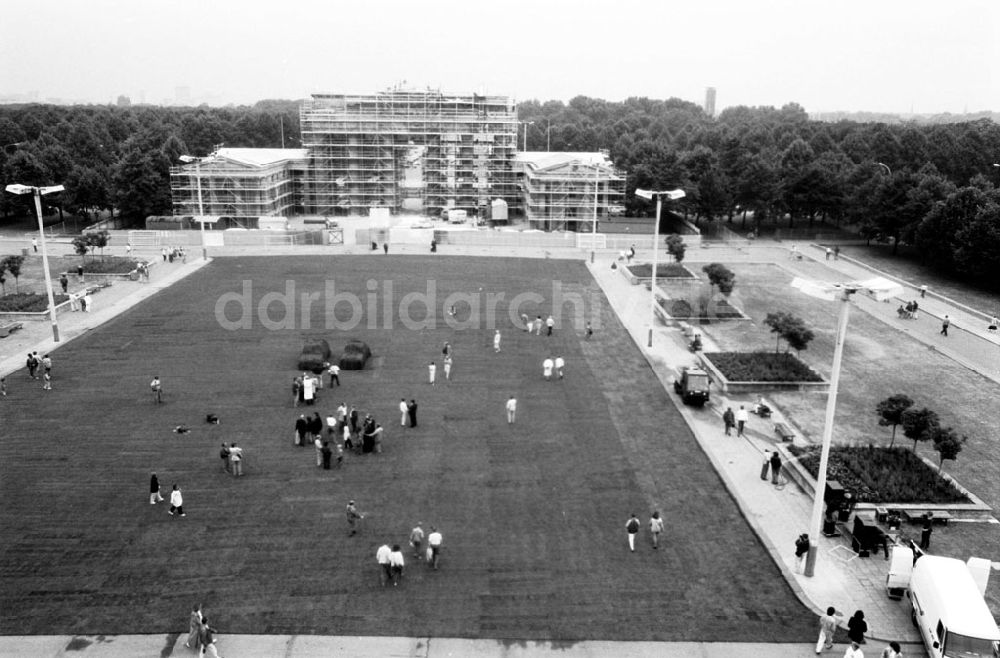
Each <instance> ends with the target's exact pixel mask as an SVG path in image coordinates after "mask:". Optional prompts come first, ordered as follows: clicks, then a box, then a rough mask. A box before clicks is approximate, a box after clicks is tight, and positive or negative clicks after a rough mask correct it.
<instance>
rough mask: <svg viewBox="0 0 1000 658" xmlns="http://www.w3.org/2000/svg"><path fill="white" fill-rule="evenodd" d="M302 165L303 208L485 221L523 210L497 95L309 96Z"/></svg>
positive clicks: (508, 123)
mask: <svg viewBox="0 0 1000 658" xmlns="http://www.w3.org/2000/svg"><path fill="white" fill-rule="evenodd" d="M300 126H301V132H302V144H303V146H304V147H305V148H307V149H308V151H309V163H308V167H307V168H306V170H305V172H304V175H303V177H302V179H301V195H302V197H301V198H302V204H303V207H304V211H305V212H306V213H307V214H314V215H334V216H336V215H367V214H368V213H369V211H370V209H371V208H389V209H390V210H391V211H393V212H398V211H401V210H404V209H405V210H411V211H416V212H422V213H423V214H427V215H443V214H445V213H446V212H447V211H448V210H449V209H463V210H466V211H467V212H469V213H470V214H475V215H480V216H482V215H485V214H486V212H487V208H488V207H489V205H490V203H491V202H492V201H493V200H495V199H503V200H504V201H506V202H507V203H508V205H509V206H511V207H512V208H520V207H521V194H520V189H519V186H518V183H517V178H516V172H515V166H514V156H515V154H516V151H517V111H516V108H515V107H514V104H513V102H512V101H511V99H510V98H508V97H504V96H480V95H477V94H473V95H471V96H450V95H448V96H446V95H444V94H442V93H441V92H440V91H434V90H426V91H412V90H405V89H400V88H393V89H388V90H386V91H384V92H380V93H376V94H374V95H345V94H315V95H313V96H312V99H311V100H307V101H306V102H305V103H304V104H303V105H302V108H301V110H300Z"/></svg>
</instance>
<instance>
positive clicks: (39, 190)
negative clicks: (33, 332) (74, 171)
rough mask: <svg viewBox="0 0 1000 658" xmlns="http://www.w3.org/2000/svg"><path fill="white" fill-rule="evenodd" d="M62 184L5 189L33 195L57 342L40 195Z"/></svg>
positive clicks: (14, 192)
mask: <svg viewBox="0 0 1000 658" xmlns="http://www.w3.org/2000/svg"><path fill="white" fill-rule="evenodd" d="M64 189H66V188H64V187H63V186H62V185H53V186H51V187H32V186H30V185H18V184H14V185H8V186H7V191H8V192H10V193H12V194H31V195H33V196H34V197H35V214H36V215H37V216H38V233H39V241H40V242H41V245H42V271H44V272H45V292H46V293H47V294H48V297H49V317H50V318H51V319H52V340H53V341H55V342H56V343H58V342H59V323H58V321H57V320H56V299H55V295H53V294H52V275H51V274H50V273H49V252H48V248H47V247H46V244H45V227H44V226H43V225H42V195H43V194H54V193H56V192H62V191H63V190H64Z"/></svg>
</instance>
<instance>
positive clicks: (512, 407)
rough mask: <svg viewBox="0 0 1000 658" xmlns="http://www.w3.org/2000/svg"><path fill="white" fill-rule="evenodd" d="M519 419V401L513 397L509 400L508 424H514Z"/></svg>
mask: <svg viewBox="0 0 1000 658" xmlns="http://www.w3.org/2000/svg"><path fill="white" fill-rule="evenodd" d="M516 417H517V399H516V398H515V397H514V396H513V395H512V396H510V399H509V400H507V424H508V425H511V424H513V422H514V420H515V419H516Z"/></svg>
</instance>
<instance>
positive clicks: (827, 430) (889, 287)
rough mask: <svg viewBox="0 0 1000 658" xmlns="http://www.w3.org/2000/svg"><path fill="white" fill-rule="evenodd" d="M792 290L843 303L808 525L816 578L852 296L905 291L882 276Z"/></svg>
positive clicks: (809, 569)
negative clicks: (862, 293) (863, 292)
mask: <svg viewBox="0 0 1000 658" xmlns="http://www.w3.org/2000/svg"><path fill="white" fill-rule="evenodd" d="M792 287H793V288H797V289H799V290H801V291H802V292H804V293H806V294H807V295H811V296H813V297H819V298H821V299H839V300H840V311H839V313H838V315H837V340H836V342H835V343H834V348H833V365H832V368H831V372H830V389H829V393H828V394H827V398H826V416H825V418H824V420H823V442H822V445H821V448H820V453H819V468H818V471H817V473H816V491H815V492H814V494H813V508H812V517H811V518H810V522H809V552H808V553H807V554H806V566H805V569H804V570H803V573H804V574H805V575H806V576H813V575H814V574H815V572H816V558H817V556H818V554H819V535H820V529H821V527H822V524H823V504H824V502H825V501H824V498H825V494H826V469H827V464H828V463H829V460H830V445H831V444H832V443H833V420H834V416H835V414H836V411H837V389H838V387H839V386H840V369H841V367H840V366H841V363H842V361H843V357H844V339H845V338H846V336H847V320H848V318H849V317H850V312H851V295H853V294H854V293H856V292H858V291H859V290H865V291H867V292H869V293H871V294H872V295H873V296H874V297H875V299H878V300H884V299H889V298H890V297H892V296H893V295H898V294H901V293H902V292H903V289H902V287H901V286H899V285H897V284H896V283H893V282H892V281H889V280H887V279H883V278H881V277H877V278H875V279H871V280H869V281H859V282H854V283H844V284H822V283H817V282H813V281H807V280H804V279H799V278H796V279H793V280H792Z"/></svg>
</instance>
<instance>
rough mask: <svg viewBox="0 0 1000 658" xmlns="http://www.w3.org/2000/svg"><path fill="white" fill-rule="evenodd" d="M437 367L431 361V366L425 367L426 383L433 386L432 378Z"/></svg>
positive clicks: (435, 374)
mask: <svg viewBox="0 0 1000 658" xmlns="http://www.w3.org/2000/svg"><path fill="white" fill-rule="evenodd" d="M437 368H438V367H437V365H436V364H435V363H434V362H433V361H431V364H430V365H429V366H427V383H429V384H430V385H431V386H434V378H435V377H436V376H437Z"/></svg>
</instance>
